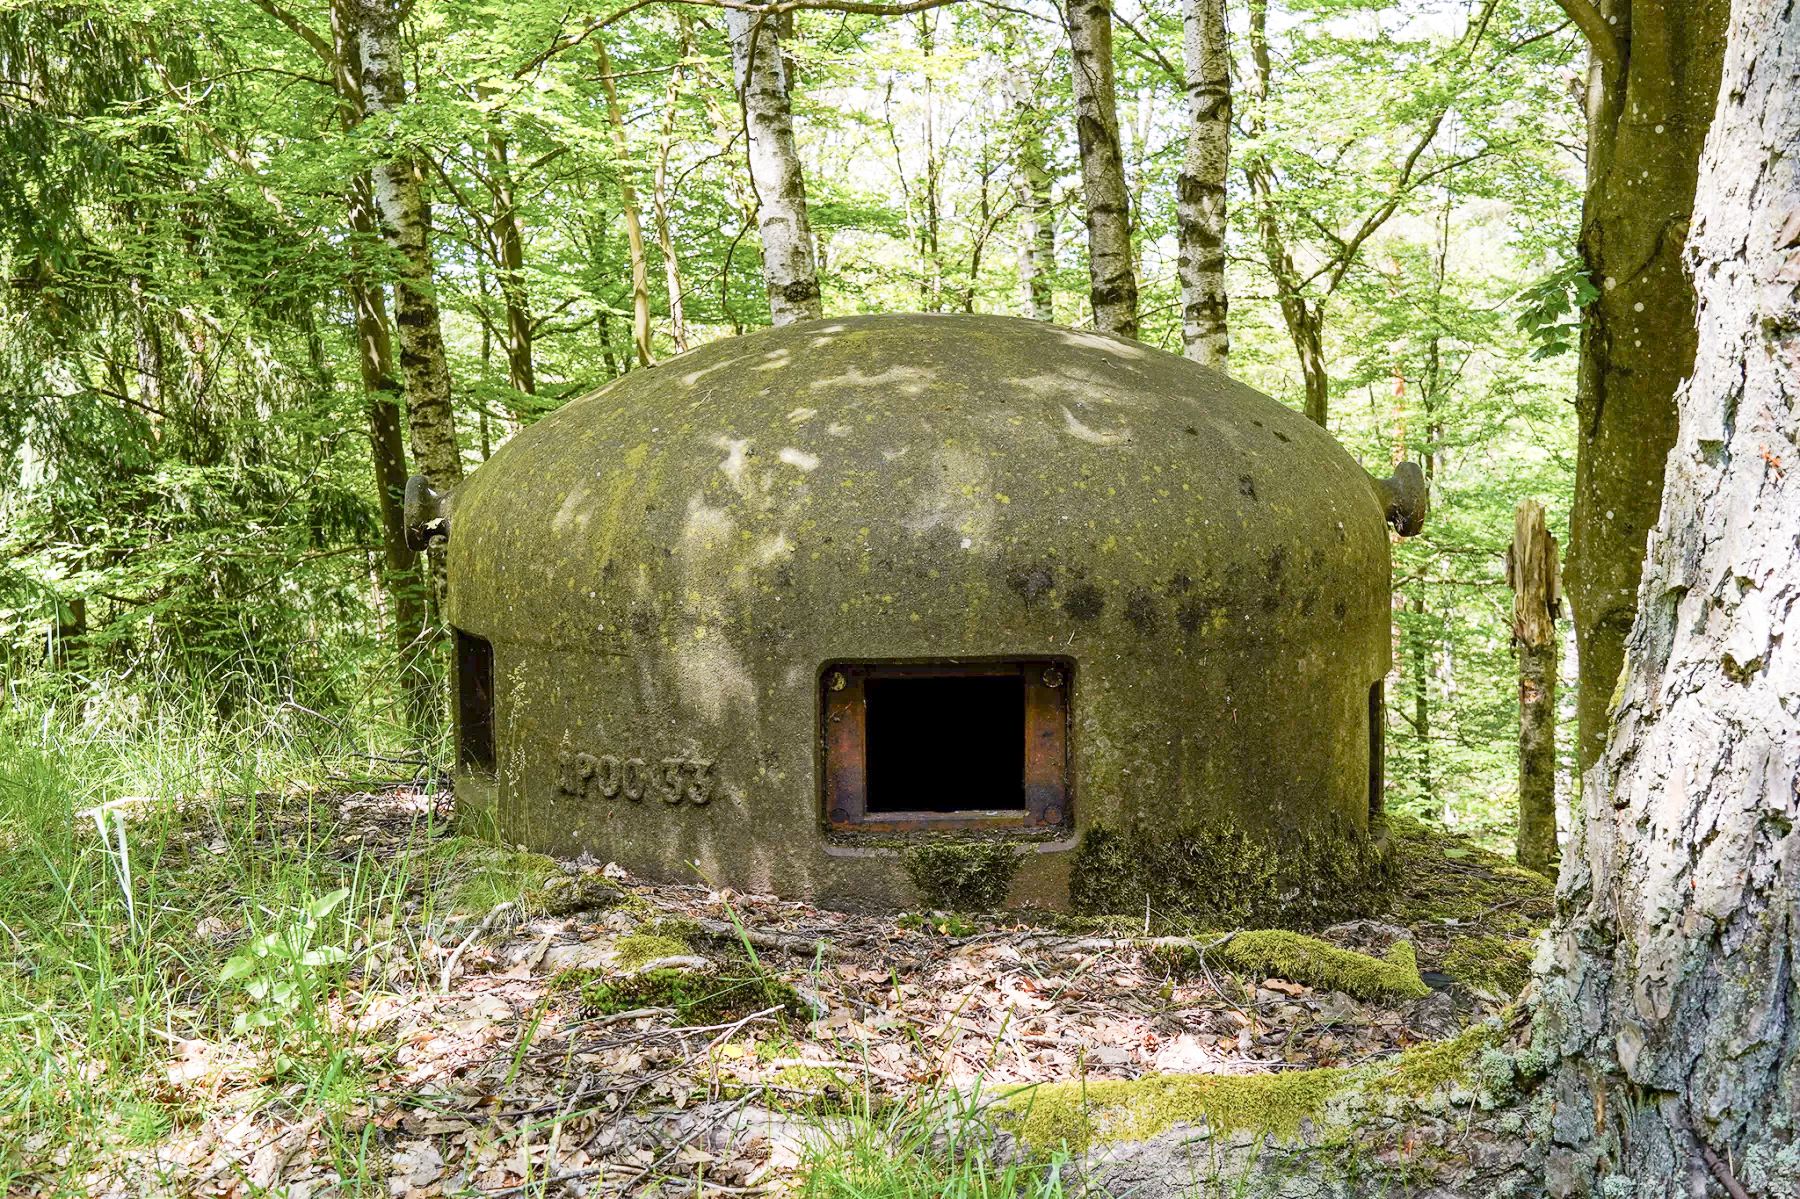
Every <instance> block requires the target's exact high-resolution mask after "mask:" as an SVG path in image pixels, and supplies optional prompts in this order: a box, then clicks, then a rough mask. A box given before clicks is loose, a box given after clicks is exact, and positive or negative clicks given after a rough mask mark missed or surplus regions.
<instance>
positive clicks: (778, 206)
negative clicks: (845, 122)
mask: <svg viewBox="0 0 1800 1199" xmlns="http://www.w3.org/2000/svg"><path fill="white" fill-rule="evenodd" d="M776 25H777V20H776V18H775V16H774V15H773V14H764V13H760V12H749V11H746V10H744V9H740V8H728V9H726V10H725V28H726V30H727V31H728V32H729V33H730V35H731V64H732V73H733V77H734V79H735V82H736V86H737V93H738V99H739V102H740V103H742V105H743V108H744V126H745V130H746V132H747V136H748V141H749V144H750V182H751V184H752V186H754V187H755V189H756V201H757V208H756V228H757V232H758V233H759V234H760V235H761V237H762V259H763V281H764V283H765V284H766V285H767V286H768V291H769V313H770V315H771V316H772V317H773V319H774V323H775V324H776V325H791V324H793V323H794V322H795V321H808V320H816V319H818V318H819V317H821V316H823V315H824V314H825V308H824V305H823V304H822V303H821V300H820V295H819V268H818V264H817V261H816V260H815V259H814V257H813V238H812V225H811V223H810V222H809V221H808V220H807V216H806V176H805V173H804V172H803V171H802V170H801V167H800V150H799V147H798V146H797V145H795V143H794V113H793V108H792V105H791V102H790V100H789V98H788V78H787V68H786V66H785V64H784V63H783V62H782V58H781V39H780V37H779V36H778V33H777V30H776Z"/></svg>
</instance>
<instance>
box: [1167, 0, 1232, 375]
mask: <svg viewBox="0 0 1800 1199" xmlns="http://www.w3.org/2000/svg"><path fill="white" fill-rule="evenodd" d="M1182 28H1183V38H1182V49H1183V59H1184V62H1185V66H1186V73H1187V96H1188V129H1187V147H1186V151H1185V154H1184V155H1183V158H1182V163H1181V174H1180V176H1179V177H1178V178H1177V180H1176V190H1177V205H1176V211H1175V218H1176V233H1177V241H1178V243H1179V254H1180V257H1179V263H1180V271H1181V344H1182V349H1183V352H1184V353H1186V355H1187V356H1188V357H1189V358H1191V359H1193V360H1194V361H1195V362H1198V363H1200V364H1202V365H1204V366H1210V367H1214V368H1216V369H1218V370H1225V369H1227V368H1228V367H1229V365H1230V357H1231V337H1230V334H1229V333H1228V332H1227V330H1226V324H1225V315H1226V309H1227V307H1228V306H1229V305H1228V301H1227V297H1226V294H1225V177H1226V171H1227V168H1228V167H1229V166H1230V163H1231V46H1230V43H1229V42H1228V41H1227V35H1226V31H1225V0H1187V3H1186V5H1185V6H1184V11H1183V15H1182Z"/></svg>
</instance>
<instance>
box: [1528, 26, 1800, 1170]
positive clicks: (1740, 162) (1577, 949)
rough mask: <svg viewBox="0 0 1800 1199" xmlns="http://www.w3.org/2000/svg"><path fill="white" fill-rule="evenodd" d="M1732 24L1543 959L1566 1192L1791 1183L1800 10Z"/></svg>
mask: <svg viewBox="0 0 1800 1199" xmlns="http://www.w3.org/2000/svg"><path fill="white" fill-rule="evenodd" d="M1729 29H1730V38H1729V43H1728V48H1727V50H1726V53H1725V57H1724V71H1723V80H1722V90H1721V93H1720V97H1719V101H1718V105H1717V110H1716V115H1715V116H1714V119H1713V126H1712V130H1711V133H1710V134H1709V135H1708V138H1707V142H1706V151H1705V155H1704V158H1703V160H1702V162H1701V166H1700V176H1699V187H1698V192H1697V195H1696V197H1695V201H1694V212H1695V222H1694V230H1693V233H1692V235H1691V237H1690V240H1689V243H1688V250H1687V255H1686V265H1687V266H1688V267H1689V268H1690V269H1691V272H1692V275H1693V277H1694V279H1695V280H1696V291H1697V294H1698V310H1697V324H1698V346H1699V350H1698V353H1697V355H1696V357H1695V360H1694V365H1693V374H1692V376H1691V377H1690V379H1689V380H1688V382H1687V383H1686V384H1685V385H1684V386H1683V387H1682V389H1681V391H1680V393H1679V395H1678V397H1677V401H1676V403H1677V410H1678V414H1679V425H1678V435H1677V438H1676V442H1675V446H1674V449H1673V451H1672V452H1671V453H1670V455H1669V458H1668V470H1667V475H1666V477H1665V482H1664V484H1663V497H1662V508H1661V516H1660V519H1659V520H1658V522H1657V525H1656V527H1655V528H1654V529H1653V530H1652V531H1651V533H1650V536H1649V552H1648V556H1647V559H1646V562H1645V565H1644V569H1643V577H1642V582H1641V584H1640V586H1639V588H1638V604H1637V619H1636V622H1635V623H1634V625H1633V626H1632V630H1631V635H1630V639H1629V642H1628V645H1627V651H1626V652H1627V660H1626V669H1625V674H1624V678H1623V679H1622V682H1621V688H1620V696H1619V701H1618V708H1617V712H1616V715H1615V717H1614V720H1613V725H1612V732H1611V735H1610V739H1609V740H1608V742H1607V746H1606V752H1605V755H1604V756H1603V757H1602V758H1601V759H1600V760H1599V761H1598V762H1596V764H1595V766H1594V767H1593V769H1592V770H1590V771H1589V772H1588V774H1587V776H1586V779H1585V788H1584V791H1585V794H1584V808H1585V811H1584V813H1583V818H1582V819H1581V820H1580V821H1579V822H1578V825H1577V830H1576V836H1577V848H1578V850H1579V852H1575V853H1571V855H1570V858H1569V864H1567V865H1566V866H1565V868H1564V869H1565V875H1566V877H1565V879H1564V881H1563V884H1562V887H1561V892H1560V895H1559V900H1560V905H1561V907H1562V908H1563V910H1564V911H1565V912H1566V913H1567V915H1566V916H1565V918H1564V920H1563V922H1562V923H1561V925H1560V927H1559V929H1558V933H1557V936H1556V939H1555V942H1554V949H1555V969H1554V971H1553V973H1552V974H1551V975H1550V976H1549V977H1548V978H1547V979H1546V980H1545V988H1546V999H1545V1004H1544V1008H1543V1013H1544V1015H1545V1017H1547V1019H1548V1020H1549V1024H1550V1031H1551V1032H1552V1033H1553V1034H1554V1035H1555V1037H1556V1039H1557V1042H1558V1048H1559V1049H1560V1051H1561V1053H1562V1055H1563V1056H1562V1064H1561V1066H1560V1067H1559V1069H1558V1071H1557V1073H1556V1075H1555V1077H1554V1080H1553V1085H1554V1099H1555V1117H1554V1121H1553V1124H1552V1130H1553V1138H1554V1147H1553V1151H1552V1153H1551V1158H1550V1163H1549V1166H1550V1170H1549V1175H1548V1184H1549V1189H1550V1191H1551V1193H1552V1194H1554V1195H1559V1196H1560V1195H1572V1194H1584V1193H1593V1194H1598V1193H1602V1190H1603V1188H1605V1187H1609V1186H1613V1187H1615V1188H1617V1189H1621V1190H1622V1188H1623V1181H1622V1182H1621V1183H1619V1184H1614V1183H1612V1182H1610V1181H1609V1180H1610V1179H1613V1178H1618V1179H1621V1180H1624V1181H1629V1180H1635V1181H1636V1189H1635V1191H1634V1192H1633V1193H1636V1194H1656V1195H1664V1194H1676V1193H1684V1194H1689V1195H1699V1194H1702V1193H1706V1194H1722V1193H1724V1192H1725V1191H1726V1190H1729V1189H1730V1188H1731V1187H1732V1186H1733V1185H1735V1186H1736V1187H1737V1188H1738V1191H1739V1192H1741V1193H1743V1194H1748V1195H1756V1196H1771V1197H1772V1196H1777V1195H1780V1196H1787V1195H1793V1194H1796V1193H1800V1160H1796V1158H1797V1156H1800V1154H1797V1152H1796V1150H1797V1148H1800V1144H1797V1141H1796V1133H1797V1131H1800V1026H1797V1025H1796V1015H1797V1012H1800V977H1797V975H1796V970H1795V967H1796V961H1795V951H1796V945H1797V940H1796V938H1797V937H1800V890H1797V885H1800V833H1797V832H1796V826H1800V638H1796V637H1794V636H1792V635H1791V633H1790V631H1789V630H1791V629H1792V628H1793V627H1794V625H1793V618H1794V617H1795V616H1796V615H1800V613H1796V611H1795V609H1796V605H1797V604H1800V454H1796V451H1795V444H1796V441H1797V440H1800V300H1797V297H1796V284H1797V282H1800V159H1797V158H1796V156H1795V155H1794V153H1793V148H1794V146H1795V145H1797V144H1800V13H1797V12H1796V11H1795V9H1794V8H1793V7H1792V6H1791V5H1787V4H1782V3H1776V2H1775V0H1738V2H1737V3H1736V4H1734V5H1733V8H1732V14H1731V21H1730V26H1729ZM1639 30H1640V32H1641V30H1642V25H1641V24H1640V26H1639ZM1606 1193H1611V1192H1610V1191H1607V1192H1606Z"/></svg>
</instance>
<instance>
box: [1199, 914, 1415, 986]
mask: <svg viewBox="0 0 1800 1199" xmlns="http://www.w3.org/2000/svg"><path fill="white" fill-rule="evenodd" d="M1217 953H1218V955H1219V957H1220V959H1221V960H1223V961H1224V962H1225V963H1226V964H1227V965H1229V966H1231V967H1232V968H1233V969H1236V970H1244V971H1248V972H1250V973H1251V974H1255V975H1259V976H1265V975H1274V976H1276V977H1279V978H1285V979H1287V980H1288V981H1289V982H1297V983H1304V984H1305V985H1306V986H1309V987H1318V988H1321V989H1323V990H1329V991H1343V992H1344V993H1345V994H1347V995H1354V996H1356V998H1358V999H1421V998H1423V997H1425V996H1426V995H1429V994H1431V988H1430V987H1428V986H1426V985H1425V980H1424V979H1422V978H1420V977H1419V960H1418V958H1417V956H1416V955H1415V954H1414V953H1413V947H1412V945H1411V944H1410V943H1409V942H1406V941H1396V942H1395V943H1394V944H1393V945H1392V946H1390V947H1389V949H1388V952H1387V955H1386V956H1385V957H1380V958H1374V957H1370V956H1369V955H1368V954H1366V953H1357V952H1356V951H1355V950H1350V949H1339V948H1338V947H1337V946H1335V945H1330V944H1327V943H1326V942H1324V941H1321V940H1319V939H1318V938H1317V937H1308V936H1305V935H1303V934H1301V933H1293V932H1287V931H1285V930H1279V929H1265V930H1258V931H1255V932H1247V933H1239V934H1238V935H1237V936H1235V937H1233V938H1231V940H1229V941H1227V942H1225V944H1223V945H1221V946H1220V947H1219V948H1218V950H1217Z"/></svg>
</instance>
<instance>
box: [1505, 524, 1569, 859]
mask: <svg viewBox="0 0 1800 1199" xmlns="http://www.w3.org/2000/svg"><path fill="white" fill-rule="evenodd" d="M1506 582H1507V585H1508V586H1509V587H1511V588H1512V589H1513V610H1512V641H1513V647H1514V649H1515V650H1517V652H1518V655H1519V830H1518V838H1517V842H1516V850H1515V856H1516V857H1517V858H1518V861H1519V865H1521V866H1525V867H1528V868H1530V869H1532V870H1536V871H1540V872H1541V873H1544V874H1548V875H1551V876H1552V877H1554V876H1555V874H1556V860H1557V845H1556V657H1557V651H1558V648H1559V645H1558V642H1557V637H1556V619H1557V617H1558V616H1560V615H1561V614H1562V580H1561V577H1560V568H1559V566H1558V563H1557V552H1556V538H1554V537H1552V536H1550V530H1549V529H1548V528H1547V527H1546V526H1545V523H1544V508H1543V505H1541V504H1539V503H1537V501H1535V500H1521V501H1520V502H1519V508H1518V511H1517V512H1516V513H1515V514H1514V516H1513V538H1512V544H1511V545H1509V546H1507V548H1506Z"/></svg>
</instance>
